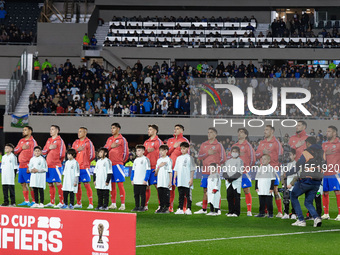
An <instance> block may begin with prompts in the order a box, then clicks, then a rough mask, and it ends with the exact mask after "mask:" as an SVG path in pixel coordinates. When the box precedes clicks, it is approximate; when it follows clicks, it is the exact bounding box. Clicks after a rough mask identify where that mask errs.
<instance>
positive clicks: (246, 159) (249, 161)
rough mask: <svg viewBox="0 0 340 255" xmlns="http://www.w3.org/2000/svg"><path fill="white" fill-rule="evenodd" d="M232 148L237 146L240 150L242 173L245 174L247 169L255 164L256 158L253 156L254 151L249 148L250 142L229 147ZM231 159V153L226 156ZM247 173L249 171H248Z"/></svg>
mask: <svg viewBox="0 0 340 255" xmlns="http://www.w3.org/2000/svg"><path fill="white" fill-rule="evenodd" d="M234 146H237V147H239V148H240V159H242V161H243V166H244V171H243V173H246V172H247V169H246V168H247V167H251V166H253V165H254V164H255V161H256V156H255V150H254V148H253V147H252V146H251V144H250V142H248V141H247V140H245V141H244V142H243V143H240V142H237V143H235V144H233V146H231V148H233V147H234ZM229 157H230V158H231V152H229V154H228V158H229ZM248 171H249V170H248Z"/></svg>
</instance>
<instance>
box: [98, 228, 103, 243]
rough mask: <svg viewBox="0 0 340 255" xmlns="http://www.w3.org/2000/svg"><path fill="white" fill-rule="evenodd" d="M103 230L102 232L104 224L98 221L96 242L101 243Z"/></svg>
mask: <svg viewBox="0 0 340 255" xmlns="http://www.w3.org/2000/svg"><path fill="white" fill-rule="evenodd" d="M103 232H104V225H103V224H101V223H100V224H98V233H99V240H98V243H103V240H102V237H103Z"/></svg>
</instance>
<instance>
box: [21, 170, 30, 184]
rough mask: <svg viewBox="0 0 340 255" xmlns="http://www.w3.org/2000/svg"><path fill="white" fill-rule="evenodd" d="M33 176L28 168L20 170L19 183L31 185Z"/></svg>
mask: <svg viewBox="0 0 340 255" xmlns="http://www.w3.org/2000/svg"><path fill="white" fill-rule="evenodd" d="M30 179H31V174H30V173H27V168H19V177H18V182H19V183H30Z"/></svg>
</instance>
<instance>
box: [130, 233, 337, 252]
mask: <svg viewBox="0 0 340 255" xmlns="http://www.w3.org/2000/svg"><path fill="white" fill-rule="evenodd" d="M326 232H340V229H328V230H317V231H307V232H292V233H281V234H271V235H256V236H232V237H221V238H213V239H201V240H187V241H180V242H169V243H155V244H144V245H137V246H136V248H144V247H151V246H165V245H174V244H184V243H196V242H211V241H221V240H232V239H246V238H262V237H276V236H290V235H304V234H317V233H326Z"/></svg>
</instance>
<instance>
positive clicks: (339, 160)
mask: <svg viewBox="0 0 340 255" xmlns="http://www.w3.org/2000/svg"><path fill="white" fill-rule="evenodd" d="M337 136H338V129H337V128H336V127H335V126H329V127H328V128H327V132H326V137H327V140H328V141H327V142H324V143H323V144H322V149H323V151H324V152H325V157H326V161H327V169H326V171H325V172H324V178H323V199H322V203H323V209H324V215H322V217H321V218H322V219H323V220H328V219H330V217H329V192H330V191H334V193H335V196H336V202H337V205H338V216H337V217H336V218H335V220H338V221H340V183H339V182H340V176H339V168H340V140H339V137H337Z"/></svg>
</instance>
